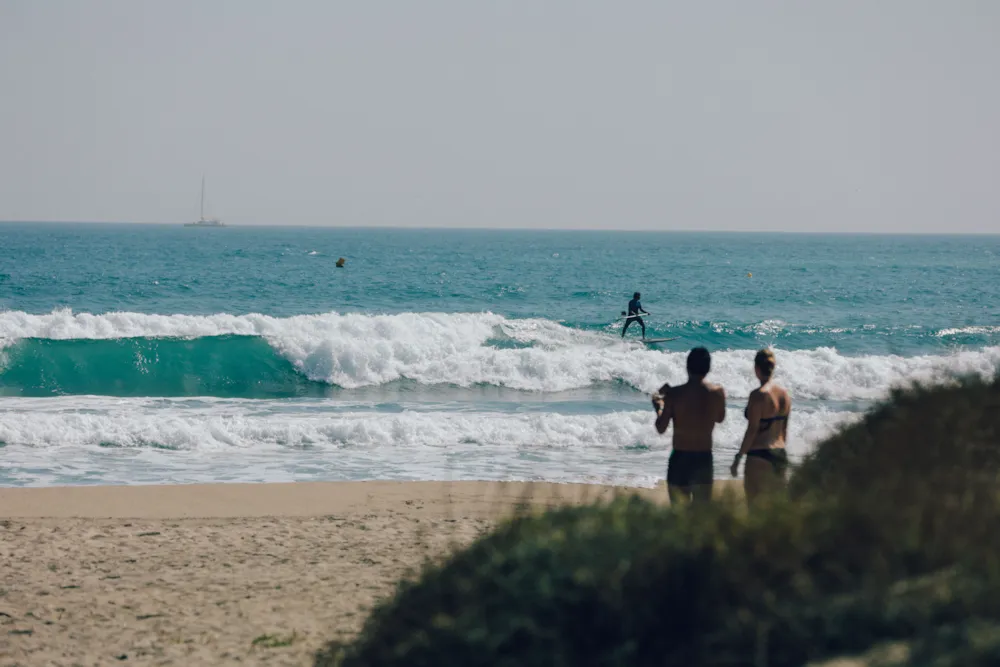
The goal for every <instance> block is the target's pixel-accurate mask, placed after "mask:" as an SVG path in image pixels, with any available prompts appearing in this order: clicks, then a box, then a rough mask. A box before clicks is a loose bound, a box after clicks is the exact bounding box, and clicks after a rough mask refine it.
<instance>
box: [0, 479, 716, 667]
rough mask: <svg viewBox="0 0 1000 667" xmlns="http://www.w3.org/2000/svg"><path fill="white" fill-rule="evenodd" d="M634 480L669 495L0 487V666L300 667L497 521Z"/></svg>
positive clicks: (502, 487)
mask: <svg viewBox="0 0 1000 667" xmlns="http://www.w3.org/2000/svg"><path fill="white" fill-rule="evenodd" d="M717 488H718V490H719V491H720V492H721V491H723V490H725V489H732V488H735V486H734V485H733V484H732V483H717ZM632 491H637V492H638V493H640V494H642V495H644V496H647V497H649V498H653V499H656V500H657V501H660V502H666V497H665V496H666V491H665V490H664V489H663V488H662V487H660V488H659V489H641V490H634V489H615V488H613V487H602V486H593V485H563V484H544V483H535V484H523V483H507V484H500V483H487V482H454V483H443V482H330V483H324V482H315V483H299V484H209V485H181V486H95V487H53V488H37V489H30V488H28V489H25V488H19V489H14V488H6V489H0V517H2V521H0V536H2V542H0V551H2V558H3V562H4V569H3V574H2V579H0V628H2V629H0V664H2V665H106V664H111V663H117V662H118V661H121V662H127V663H128V664H148V665H196V664H222V663H228V662H238V663H241V664H269V665H308V664H310V663H311V660H312V656H313V653H314V652H315V650H316V649H317V648H319V647H320V646H321V645H322V644H323V643H324V642H325V641H327V640H329V639H331V638H333V637H336V636H350V635H351V634H352V633H354V632H356V631H357V630H358V628H359V627H360V625H361V623H362V621H363V620H364V617H365V614H366V612H367V610H368V609H369V608H370V607H371V605H372V604H373V603H374V602H375V601H376V600H378V599H379V598H381V597H383V596H386V595H389V594H391V593H392V591H393V588H394V585H395V583H396V582H397V581H398V580H399V579H400V578H401V577H404V576H406V575H407V574H409V573H411V572H413V571H414V570H415V569H416V568H419V566H420V564H421V563H422V562H423V560H424V559H425V558H433V557H440V556H442V555H444V554H446V553H448V550H449V549H451V548H454V547H455V546H457V545H462V544H465V543H468V542H469V541H470V540H472V539H474V538H475V537H476V536H477V535H478V534H480V533H481V532H482V531H484V530H488V529H489V527H490V526H491V524H492V523H493V522H494V521H496V520H497V518H499V517H502V516H504V515H509V514H510V513H511V512H513V511H515V510H516V509H517V508H519V507H522V506H524V505H525V504H531V505H534V506H549V505H555V504H560V503H577V502H581V501H587V500H594V499H596V498H609V497H611V496H612V495H613V494H615V493H621V492H632Z"/></svg>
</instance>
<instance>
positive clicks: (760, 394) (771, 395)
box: [730, 350, 792, 504]
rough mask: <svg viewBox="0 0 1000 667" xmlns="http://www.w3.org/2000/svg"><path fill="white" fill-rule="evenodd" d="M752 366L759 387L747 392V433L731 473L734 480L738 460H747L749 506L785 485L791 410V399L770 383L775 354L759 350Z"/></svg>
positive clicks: (781, 388)
mask: <svg viewBox="0 0 1000 667" xmlns="http://www.w3.org/2000/svg"><path fill="white" fill-rule="evenodd" d="M753 365H754V372H755V373H756V374H757V379H758V380H760V388H759V389H754V390H753V391H752V392H751V393H750V400H749V401H748V402H747V407H746V410H745V411H744V415H745V416H746V418H747V432H746V435H744V436H743V444H742V446H741V447H740V451H739V453H737V454H736V458H735V459H734V460H733V465H732V468H731V470H730V472H732V474H733V477H736V475H737V474H738V472H739V465H740V459H741V458H743V456H744V455H745V456H746V457H747V461H746V464H745V465H744V467H743V488H744V489H745V491H746V496H747V503H748V504H753V501H754V500H755V499H756V498H758V497H759V496H760V495H761V494H763V493H765V492H768V491H771V490H774V489H781V488H784V486H785V473H786V472H787V471H788V455H787V453H786V452H785V442H786V440H787V437H788V414H789V413H790V412H791V409H792V398H791V396H789V395H788V392H787V391H785V389H784V388H783V387H780V386H778V385H777V384H775V383H774V382H772V381H771V376H772V375H773V374H774V353H773V352H771V351H770V350H761V351H760V352H758V353H757V356H756V357H754V360H753Z"/></svg>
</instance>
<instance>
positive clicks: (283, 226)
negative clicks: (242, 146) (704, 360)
mask: <svg viewBox="0 0 1000 667" xmlns="http://www.w3.org/2000/svg"><path fill="white" fill-rule="evenodd" d="M7 224H39V225H145V226H151V227H152V226H156V227H183V226H184V224H185V223H183V222H157V221H141V222H140V221H134V220H0V225H7ZM234 228H237V229H249V228H254V229H351V230H359V229H383V230H400V231H405V230H409V231H483V232H487V231H495V232H502V231H518V232H532V231H538V232H616V233H640V234H641V233H652V234H797V235H840V236H847V235H856V236H1000V231H997V232H988V231H940V232H939V231H861V230H849V231H830V230H783V229H695V228H677V229H640V228H625V229H622V228H602V227H527V226H510V227H466V226H446V225H437V226H434V225H431V226H423V225H421V226H410V225H391V224H371V225H322V224H317V225H310V224H274V223H264V224H259V223H248V224H242V225H234V224H229V223H227V224H226V226H225V229H234Z"/></svg>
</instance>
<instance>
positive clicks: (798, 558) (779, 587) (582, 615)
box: [316, 380, 1000, 667]
mask: <svg viewBox="0 0 1000 667" xmlns="http://www.w3.org/2000/svg"><path fill="white" fill-rule="evenodd" d="M998 395H1000V383H997V382H993V383H992V384H990V383H985V382H981V381H976V380H963V381H961V382H957V383H955V384H953V385H951V386H947V387H915V388H911V389H909V390H906V391H900V392H895V393H894V394H893V395H892V397H891V398H890V399H889V400H888V401H887V402H885V403H883V404H881V405H879V406H878V407H877V408H876V409H874V410H873V411H872V412H871V413H870V414H869V415H868V416H867V417H866V418H865V419H864V420H863V421H862V422H861V423H859V424H856V425H854V426H851V427H849V428H846V429H844V430H843V431H842V432H841V433H840V434H838V435H837V436H835V437H834V438H832V439H830V440H829V441H827V442H825V443H823V444H822V445H820V446H819V448H818V449H817V451H816V453H815V454H814V455H812V456H810V457H809V458H808V459H807V461H806V462H805V463H804V464H803V465H802V467H801V468H800V469H799V470H798V472H797V473H796V475H795V477H794V478H793V480H792V482H791V485H790V490H791V493H790V494H789V497H788V498H772V499H770V500H769V501H767V502H765V503H764V504H763V505H761V506H759V507H758V506H756V505H755V508H754V510H753V511H752V512H749V513H748V512H746V511H744V509H743V506H742V505H741V504H732V503H729V502H721V503H715V504H713V505H712V506H710V507H697V506H686V507H680V508H665V507H661V506H656V505H653V504H651V503H648V502H645V501H642V500H640V499H639V498H638V497H631V498H621V499H618V500H616V501H614V502H611V503H607V504H597V505H590V506H584V507H576V508H563V509H558V510H554V511H550V512H547V513H545V514H541V515H537V516H528V517H519V518H515V519H513V520H511V521H508V522H506V523H504V524H502V525H500V526H499V527H498V528H497V529H496V530H495V531H494V532H492V533H491V534H489V535H487V536H485V537H483V538H481V539H480V540H478V541H477V542H475V543H474V544H472V545H471V546H470V547H468V548H466V549H464V550H462V551H460V552H458V553H456V554H453V555H452V556H451V557H450V558H449V559H448V560H447V561H445V562H444V563H442V564H440V565H432V566H428V567H427V568H426V569H425V571H424V572H423V574H422V576H421V577H420V579H419V581H417V582H404V583H403V584H401V585H400V587H399V590H398V592H397V594H396V595H395V596H394V597H393V598H392V599H391V600H388V601H387V602H385V603H383V604H382V605H381V606H379V607H378V608H376V610H375V611H374V612H373V613H372V615H371V616H370V617H369V619H368V620H367V622H366V624H365V626H364V628H363V630H362V632H361V634H360V635H359V636H358V637H357V638H356V639H355V640H354V641H353V642H351V643H350V644H347V645H339V644H331V645H330V646H328V647H327V649H326V650H324V651H323V652H322V653H321V654H320V655H319V656H317V660H316V664H317V666H319V667H329V666H333V665H339V666H343V667H352V666H355V665H366V666H372V667H376V666H394V665H407V666H413V667H421V666H428V667H430V666H434V667H446V666H448V665H463V666H468V667H475V666H477V665H493V666H506V665H510V666H514V665H518V666H522V665H523V666H533V665H539V666H542V665H544V666H546V667H549V666H554V667H558V666H561V665H566V666H569V665H572V666H573V667H579V666H581V665H611V666H614V665H622V666H625V665H629V666H644V665H685V666H686V665H704V666H723V665H725V666H728V665H767V666H768V667H781V666H784V665H788V666H792V665H804V664H806V663H807V662H809V661H816V660H823V659H825V658H829V657H832V656H839V655H852V654H857V653H862V652H864V651H866V650H869V649H871V648H872V647H876V646H881V645H884V644H886V643H887V642H902V643H903V644H904V645H905V647H906V656H907V658H906V659H907V660H910V661H913V664H926V665H932V664H933V665H942V666H943V665H951V664H955V665H958V664H963V663H960V662H956V661H957V660H959V658H962V659H964V660H967V661H968V662H967V664H972V665H975V664H993V663H991V662H990V660H992V659H993V658H995V657H996V655H997V651H998V650H1000V640H998V639H997V638H996V635H995V632H994V631H995V630H996V628H997V627H1000V626H998V623H1000V561H998V559H997V556H996V555H997V554H998V553H1000V548H998V547H1000V543H998V538H997V537H996V535H997V534H1000V530H998V527H1000V520H998V519H1000V502H998V497H997V488H996V477H997V471H998V470H1000V455H998V453H997V452H996V451H995V449H996V448H997V447H998V439H997V434H998V432H1000V430H998V428H997V426H998V419H1000V409H998V408H1000V404H998ZM918 436H919V437H920V439H919V441H917V440H915V439H916V438H917V437H918ZM920 661H923V662H920ZM876 662H877V659H875V658H873V659H872V661H871V664H873V665H874V664H876ZM897 662H898V661H897ZM885 664H886V665H888V664H889V663H888V662H886V663H885Z"/></svg>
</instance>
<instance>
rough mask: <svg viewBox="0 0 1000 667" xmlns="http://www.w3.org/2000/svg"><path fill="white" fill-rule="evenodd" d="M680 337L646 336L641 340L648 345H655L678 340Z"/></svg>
mask: <svg viewBox="0 0 1000 667" xmlns="http://www.w3.org/2000/svg"><path fill="white" fill-rule="evenodd" d="M678 338H680V336H674V337H673V338H646V339H644V340H643V339H640V340H639V342H640V343H644V344H646V345H655V344H656V343H666V342H667V341H669V340H677V339H678Z"/></svg>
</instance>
